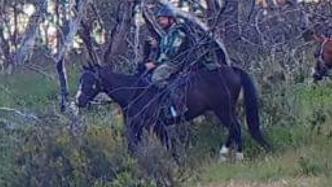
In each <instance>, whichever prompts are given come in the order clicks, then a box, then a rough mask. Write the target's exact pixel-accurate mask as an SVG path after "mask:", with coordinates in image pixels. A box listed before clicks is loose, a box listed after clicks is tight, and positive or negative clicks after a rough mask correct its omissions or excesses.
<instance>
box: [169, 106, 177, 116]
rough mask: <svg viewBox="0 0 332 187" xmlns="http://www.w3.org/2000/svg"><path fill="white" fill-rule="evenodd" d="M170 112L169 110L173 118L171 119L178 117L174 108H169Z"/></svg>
mask: <svg viewBox="0 0 332 187" xmlns="http://www.w3.org/2000/svg"><path fill="white" fill-rule="evenodd" d="M170 110H171V114H172V117H173V118H176V117H177V116H178V114H177V112H176V110H175V108H174V106H171V107H170Z"/></svg>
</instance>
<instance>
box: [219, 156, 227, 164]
mask: <svg viewBox="0 0 332 187" xmlns="http://www.w3.org/2000/svg"><path fill="white" fill-rule="evenodd" d="M226 161H227V157H226V156H225V155H222V154H220V155H219V159H218V162H219V163H223V162H226Z"/></svg>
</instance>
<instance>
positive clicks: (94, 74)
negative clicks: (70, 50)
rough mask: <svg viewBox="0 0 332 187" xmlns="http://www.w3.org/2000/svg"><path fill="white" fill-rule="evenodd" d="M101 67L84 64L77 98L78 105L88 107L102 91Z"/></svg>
mask: <svg viewBox="0 0 332 187" xmlns="http://www.w3.org/2000/svg"><path fill="white" fill-rule="evenodd" d="M99 69H100V67H99V66H89V67H85V66H83V72H82V74H81V77H80V85H79V88H78V91H77V93H76V100H75V103H76V105H77V106H78V107H82V108H83V107H86V106H87V104H88V103H89V102H91V101H92V100H93V99H94V98H95V97H96V96H97V95H98V93H100V92H101V91H102V86H101V78H100V75H99Z"/></svg>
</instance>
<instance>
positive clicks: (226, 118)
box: [215, 110, 243, 161]
mask: <svg viewBox="0 0 332 187" xmlns="http://www.w3.org/2000/svg"><path fill="white" fill-rule="evenodd" d="M232 113H233V114H232ZM215 114H216V115H217V117H218V118H219V119H220V121H221V122H222V123H223V124H224V125H225V126H226V127H227V128H228V130H229V134H228V137H227V140H226V143H225V144H224V145H223V146H222V148H221V149H220V151H219V160H220V161H225V160H226V156H227V155H228V154H229V150H230V148H231V146H232V144H233V143H235V147H236V159H237V160H242V159H243V152H242V151H243V141H242V135H241V126H240V123H239V122H238V120H237V118H236V116H235V115H234V114H235V113H234V112H230V111H227V110H218V111H215Z"/></svg>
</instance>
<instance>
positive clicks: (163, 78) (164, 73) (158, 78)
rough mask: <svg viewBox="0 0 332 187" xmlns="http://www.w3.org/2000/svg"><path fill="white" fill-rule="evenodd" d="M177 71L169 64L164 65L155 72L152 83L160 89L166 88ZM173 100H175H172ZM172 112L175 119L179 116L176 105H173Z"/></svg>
mask: <svg viewBox="0 0 332 187" xmlns="http://www.w3.org/2000/svg"><path fill="white" fill-rule="evenodd" d="M176 71H177V69H176V68H175V67H173V66H171V65H169V64H162V65H160V66H158V67H157V68H156V69H155V70H154V72H153V74H152V79H151V80H152V83H154V84H155V85H156V86H157V87H158V88H160V89H162V88H165V87H166V84H167V79H169V78H170V76H171V75H172V74H174V73H175V72H176ZM171 100H173V99H172V98H171ZM170 111H171V114H172V116H173V117H177V116H178V114H177V111H176V107H175V106H174V103H172V105H171V107H170Z"/></svg>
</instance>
